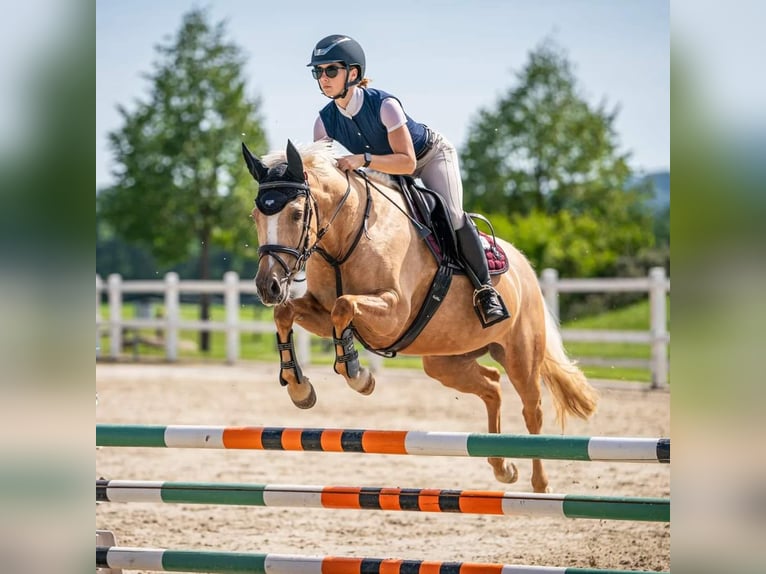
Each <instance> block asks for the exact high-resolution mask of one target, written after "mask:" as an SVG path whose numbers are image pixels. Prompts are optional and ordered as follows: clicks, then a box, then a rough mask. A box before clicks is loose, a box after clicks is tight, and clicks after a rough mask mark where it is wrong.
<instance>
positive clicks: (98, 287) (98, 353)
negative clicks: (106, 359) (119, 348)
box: [96, 274, 104, 359]
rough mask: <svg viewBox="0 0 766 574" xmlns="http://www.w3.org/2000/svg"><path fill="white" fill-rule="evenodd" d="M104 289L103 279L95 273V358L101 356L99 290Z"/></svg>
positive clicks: (102, 318)
mask: <svg viewBox="0 0 766 574" xmlns="http://www.w3.org/2000/svg"><path fill="white" fill-rule="evenodd" d="M103 290H104V280H103V279H101V277H100V276H99V275H98V274H96V358H97V359H98V358H99V357H101V322H102V321H103V320H104V317H103V315H101V291H103Z"/></svg>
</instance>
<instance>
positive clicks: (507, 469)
mask: <svg viewBox="0 0 766 574" xmlns="http://www.w3.org/2000/svg"><path fill="white" fill-rule="evenodd" d="M493 470H494V471H495V478H496V479H497V480H498V482H504V483H505V484H511V483H512V482H516V481H517V480H519V469H518V468H516V465H515V464H513V463H512V462H509V461H505V462H504V463H503V466H502V469H497V468H494V467H493Z"/></svg>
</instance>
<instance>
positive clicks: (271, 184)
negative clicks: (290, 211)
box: [242, 140, 310, 215]
mask: <svg viewBox="0 0 766 574" xmlns="http://www.w3.org/2000/svg"><path fill="white" fill-rule="evenodd" d="M242 155H243V156H244V158H245V163H246V164H247V169H248V171H250V174H251V175H252V176H253V178H254V179H255V181H257V182H258V184H259V187H258V197H256V198H255V206H256V207H257V208H258V211H260V212H261V213H263V214H264V215H274V214H275V213H279V212H280V211H282V210H283V209H284V208H285V205H287V204H288V203H290V202H291V201H292V200H293V199H295V198H296V197H298V196H299V195H305V196H306V197H308V196H309V194H310V190H309V186H308V184H307V183H306V179H305V178H306V176H305V174H304V173H303V160H302V159H301V155H300V153H298V149H297V148H296V147H295V145H294V144H293V142H291V141H290V140H287V153H286V156H287V161H286V162H285V163H281V164H279V165H276V166H274V167H272V168H267V167H266V166H265V165H264V164H263V162H262V161H261V160H260V159H258V157H256V156H255V155H253V154H252V153H251V152H250V150H249V149H247V146H246V145H245V142H242Z"/></svg>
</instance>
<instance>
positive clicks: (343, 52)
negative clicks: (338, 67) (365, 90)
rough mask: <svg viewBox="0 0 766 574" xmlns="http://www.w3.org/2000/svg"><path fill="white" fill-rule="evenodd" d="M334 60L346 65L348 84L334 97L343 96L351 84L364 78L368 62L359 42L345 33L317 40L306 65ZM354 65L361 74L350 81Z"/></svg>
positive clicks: (329, 62) (328, 62) (327, 62)
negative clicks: (349, 77)
mask: <svg viewBox="0 0 766 574" xmlns="http://www.w3.org/2000/svg"><path fill="white" fill-rule="evenodd" d="M333 62H341V63H342V64H343V65H344V66H345V67H346V84H345V86H344V88H343V93H341V94H340V95H338V96H335V98H333V99H338V98H343V97H345V95H346V93H347V92H348V88H349V87H350V86H353V85H355V84H358V83H359V82H361V81H362V78H364V70H365V64H366V62H365V58H364V50H362V47H361V46H360V45H359V42H357V41H356V40H354V39H353V38H351V37H349V36H345V35H343V34H332V35H331V36H327V37H326V38H322V39H321V40H319V42H317V45H316V46H315V47H314V50H313V51H312V52H311V61H310V62H309V63H308V64H306V65H307V67H313V66H317V65H319V64H331V63H333ZM352 66H357V67H359V75H358V76H357V78H356V80H354V81H353V82H349V81H348V76H349V72H350V71H351V67H352Z"/></svg>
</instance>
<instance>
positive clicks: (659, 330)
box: [649, 267, 668, 389]
mask: <svg viewBox="0 0 766 574" xmlns="http://www.w3.org/2000/svg"><path fill="white" fill-rule="evenodd" d="M666 282H667V277H666V275H665V268H664V267H652V268H651V269H650V270H649V316H650V321H651V324H650V326H649V329H650V331H651V334H652V388H653V389H657V388H659V387H663V386H665V385H667V384H668V331H667V326H666V320H667V305H666V289H665V285H666Z"/></svg>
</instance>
